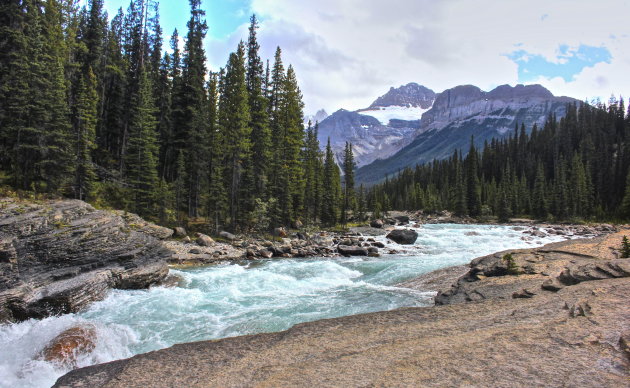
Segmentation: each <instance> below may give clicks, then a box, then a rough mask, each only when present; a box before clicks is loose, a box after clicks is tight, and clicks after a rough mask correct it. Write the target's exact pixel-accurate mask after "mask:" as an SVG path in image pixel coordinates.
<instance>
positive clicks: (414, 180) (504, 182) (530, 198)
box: [368, 98, 630, 220]
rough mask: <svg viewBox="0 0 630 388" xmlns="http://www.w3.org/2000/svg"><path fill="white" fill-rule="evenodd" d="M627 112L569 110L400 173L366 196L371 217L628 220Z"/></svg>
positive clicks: (615, 108) (611, 107)
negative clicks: (441, 213) (446, 214)
mask: <svg viewBox="0 0 630 388" xmlns="http://www.w3.org/2000/svg"><path fill="white" fill-rule="evenodd" d="M629 167H630V112H628V113H626V110H625V107H624V102H623V99H619V100H617V99H616V98H611V100H610V102H609V104H608V105H607V106H606V105H604V104H601V103H600V104H597V105H596V106H591V105H588V104H586V103H584V104H571V105H568V106H567V114H566V117H563V118H561V119H560V120H557V119H556V117H553V116H551V117H549V118H548V119H547V121H546V122H545V124H544V126H543V127H542V128H538V127H537V126H534V127H533V128H531V131H529V132H528V131H526V128H525V127H524V126H521V127H520V128H519V127H518V125H517V127H516V128H515V131H514V133H513V135H510V136H509V137H507V138H504V139H500V140H499V139H494V140H492V141H491V142H490V143H487V142H486V143H485V145H484V147H483V149H482V150H477V149H475V147H474V145H472V141H471V146H470V149H469V151H468V154H467V155H466V157H463V156H462V153H461V152H455V153H454V154H453V156H452V157H451V158H449V159H447V160H436V161H434V162H432V163H429V164H425V165H419V166H416V167H415V169H411V168H408V169H405V170H404V171H401V172H400V173H399V174H398V175H397V176H396V177H394V178H392V179H386V180H385V182H384V183H382V184H379V185H377V186H375V187H373V188H372V190H371V191H370V193H369V195H368V202H369V204H370V207H371V208H372V209H375V210H376V211H383V210H391V209H397V210H418V209H424V210H427V211H436V210H443V209H448V210H451V211H453V212H454V213H456V214H457V215H460V216H466V215H468V216H472V217H489V216H497V217H498V218H499V219H500V220H507V219H508V217H513V216H531V217H535V218H537V219H554V220H572V219H583V220H590V219H617V220H622V219H624V220H626V219H630V174H629V172H630V169H629Z"/></svg>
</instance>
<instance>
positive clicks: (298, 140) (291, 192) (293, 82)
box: [280, 66, 305, 223]
mask: <svg viewBox="0 0 630 388" xmlns="http://www.w3.org/2000/svg"><path fill="white" fill-rule="evenodd" d="M303 109H304V103H303V102H302V92H301V91H300V88H299V86H298V82H297V76H296V74H295V71H294V69H293V67H292V66H289V68H288V69H287V74H286V77H285V85H284V100H283V104H282V105H281V108H280V113H281V115H280V116H281V125H282V127H283V129H284V139H283V141H282V143H281V150H282V159H283V160H282V164H283V166H284V167H283V169H284V173H285V174H283V176H284V179H283V185H282V186H281V192H282V194H281V196H280V200H283V201H285V202H284V203H283V204H282V215H283V220H284V223H290V222H291V221H294V220H296V219H299V217H300V215H301V214H302V213H303V209H304V183H305V182H304V169H303V165H302V163H301V160H300V156H301V153H302V149H303V148H304V124H303V121H304V114H303Z"/></svg>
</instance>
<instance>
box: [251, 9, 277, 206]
mask: <svg viewBox="0 0 630 388" xmlns="http://www.w3.org/2000/svg"><path fill="white" fill-rule="evenodd" d="M257 29H258V20H257V19H256V15H252V17H251V19H250V26H249V38H248V40H247V79H246V82H247V93H248V102H249V111H250V123H249V126H250V127H251V129H252V131H251V144H252V154H253V155H255V157H254V158H252V174H253V178H254V183H255V189H256V192H257V193H258V196H259V197H260V198H264V197H265V191H266V189H267V183H268V174H269V172H268V169H269V163H270V158H271V150H272V146H271V129H270V128H269V115H268V111H267V109H268V107H267V105H268V101H267V96H266V90H265V87H266V85H265V80H264V73H263V64H262V61H261V59H260V56H259V54H258V52H259V50H260V45H259V44H258V40H257V38H256V30H257Z"/></svg>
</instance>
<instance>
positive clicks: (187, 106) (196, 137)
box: [173, 0, 208, 217]
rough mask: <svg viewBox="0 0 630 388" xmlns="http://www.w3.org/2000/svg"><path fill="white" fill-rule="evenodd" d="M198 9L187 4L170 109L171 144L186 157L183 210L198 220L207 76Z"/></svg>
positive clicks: (194, 2) (193, 1)
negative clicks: (183, 42) (177, 79)
mask: <svg viewBox="0 0 630 388" xmlns="http://www.w3.org/2000/svg"><path fill="white" fill-rule="evenodd" d="M200 6H201V0H190V9H191V11H190V12H191V16H190V20H189V21H188V35H187V39H186V45H185V49H184V58H183V62H182V79H181V85H179V86H178V85H177V84H175V85H174V89H175V90H174V93H176V94H177V98H176V99H175V98H174V100H173V103H174V104H178V106H177V108H174V109H173V113H174V115H175V117H174V122H173V125H174V127H175V129H176V132H175V136H174V141H175V144H176V149H177V150H178V151H180V152H184V154H185V156H186V158H185V160H186V176H187V179H188V181H187V182H186V186H187V187H186V189H187V201H186V207H187V210H188V216H189V217H198V216H199V208H200V206H201V190H202V184H203V183H204V181H205V180H206V166H207V149H206V146H207V139H206V135H207V116H206V109H207V96H206V90H205V83H206V81H205V76H206V73H207V72H206V54H205V50H204V47H203V39H204V37H205V35H206V31H207V29H208V26H207V24H206V22H205V20H204V16H205V11H203V10H202V9H201V8H200ZM174 62H175V60H174ZM174 65H175V63H174Z"/></svg>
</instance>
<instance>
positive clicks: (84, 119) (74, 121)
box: [0, 0, 356, 230]
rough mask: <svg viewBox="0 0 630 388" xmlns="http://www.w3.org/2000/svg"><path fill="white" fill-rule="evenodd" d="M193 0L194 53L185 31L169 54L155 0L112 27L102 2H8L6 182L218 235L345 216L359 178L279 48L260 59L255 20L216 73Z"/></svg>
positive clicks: (1, 59)
mask: <svg viewBox="0 0 630 388" xmlns="http://www.w3.org/2000/svg"><path fill="white" fill-rule="evenodd" d="M189 2H190V8H191V15H190V19H189V21H188V24H187V27H188V31H187V33H186V35H185V37H184V42H185V43H184V46H183V49H180V36H179V33H178V31H177V30H175V31H174V32H173V34H172V36H171V39H170V50H163V49H162V47H163V44H164V42H163V39H164V38H163V32H162V28H161V26H160V22H159V9H158V4H157V3H156V2H155V1H153V0H132V1H131V2H130V4H129V8H128V10H127V11H126V12H123V10H122V9H120V10H119V11H118V13H117V14H116V15H114V17H113V18H112V19H111V21H109V18H108V15H107V14H106V13H105V12H104V11H103V0H89V1H88V3H87V5H86V6H84V7H79V6H78V5H77V4H78V1H77V0H7V1H3V2H2V4H1V5H0V31H1V33H0V102H1V104H0V179H1V180H2V182H4V183H5V184H9V185H11V186H12V187H13V188H15V189H18V190H28V191H35V192H38V193H53V194H61V195H65V196H68V197H74V198H78V199H82V200H88V201H90V202H92V203H95V204H98V205H102V206H108V207H114V208H120V209H126V210H128V211H132V212H135V213H138V214H140V215H142V216H145V217H148V218H152V219H157V220H159V221H161V222H165V223H169V222H180V223H181V222H184V221H186V220H195V219H202V220H205V221H206V222H207V223H208V224H209V225H210V226H211V227H212V228H215V229H216V230H219V229H220V228H231V229H232V230H248V229H260V230H264V229H268V228H271V227H274V226H280V225H289V224H291V223H295V222H297V221H300V222H302V223H319V222H321V223H323V224H326V225H334V224H336V223H338V222H340V221H342V220H345V219H346V217H345V215H346V214H347V209H348V208H349V207H350V206H351V204H354V203H356V201H354V194H353V193H354V189H353V187H352V186H353V184H352V186H349V185H345V188H344V189H342V184H341V173H340V170H339V167H338V166H337V165H336V164H335V161H334V155H333V154H332V151H331V149H330V145H328V147H327V148H326V151H325V152H321V151H320V144H319V142H318V140H317V125H315V126H314V127H313V126H311V125H310V124H309V126H308V128H304V124H303V107H304V104H303V102H302V94H301V91H300V88H299V86H298V81H297V76H296V73H295V70H294V68H293V67H292V66H288V67H285V65H284V64H283V62H282V52H281V49H280V48H279V47H278V48H277V50H276V53H275V57H274V58H273V64H270V61H269V60H267V61H266V63H265V62H263V60H262V59H261V57H260V55H259V50H260V46H259V43H258V41H257V29H258V20H257V19H256V16H255V15H254V16H252V17H251V24H250V27H249V36H248V39H247V41H245V42H243V41H241V42H240V43H239V44H238V46H237V48H236V50H235V51H234V52H233V53H231V54H230V56H229V60H228V62H227V64H226V65H225V67H223V68H221V69H219V70H218V71H208V69H207V67H206V53H205V50H204V46H203V41H204V38H205V35H206V31H207V28H208V27H207V24H206V21H205V12H204V11H203V10H202V9H201V7H200V2H201V0H189ZM349 149H350V157H351V153H352V151H351V146H349ZM348 163H349V164H348V166H352V167H348V168H347V170H348V169H349V170H350V171H351V174H350V175H348V171H346V176H350V177H351V176H352V171H353V169H354V165H353V162H352V160H351V159H350V160H349V162H348ZM350 183H352V182H350Z"/></svg>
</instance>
